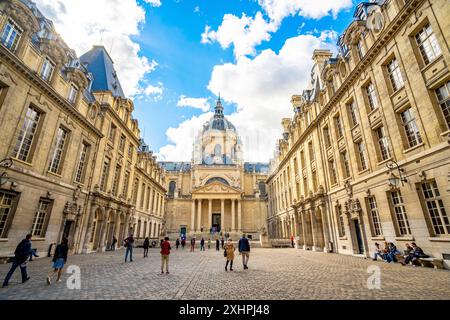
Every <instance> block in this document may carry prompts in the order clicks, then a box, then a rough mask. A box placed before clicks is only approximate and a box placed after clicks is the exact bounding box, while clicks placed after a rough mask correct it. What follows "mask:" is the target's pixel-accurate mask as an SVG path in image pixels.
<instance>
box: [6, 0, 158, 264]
mask: <svg viewBox="0 0 450 320" xmlns="http://www.w3.org/2000/svg"><path fill="white" fill-rule="evenodd" d="M0 32H1V34H0V126H1V128H2V134H1V139H0V159H10V160H8V161H6V162H4V161H2V164H8V165H5V166H1V167H0V174H1V177H2V178H1V186H0V257H5V256H8V255H10V254H12V253H13V252H14V249H15V247H16V245H17V243H18V242H19V241H20V240H21V239H23V238H24V236H25V235H26V234H27V233H30V232H31V233H32V234H33V239H32V241H33V246H34V247H35V248H36V249H38V252H41V253H42V252H45V253H46V252H47V251H48V250H49V249H50V246H51V245H52V243H56V242H59V241H60V240H61V238H62V237H63V236H65V237H68V238H69V243H70V247H71V249H72V251H73V252H75V253H82V252H92V251H101V250H105V249H107V248H108V247H109V246H110V244H111V241H112V238H113V236H116V238H117V239H118V244H117V246H118V247H120V246H122V241H121V240H122V239H124V237H125V236H127V235H128V234H129V233H134V234H135V236H136V237H138V238H143V237H146V236H150V237H153V238H158V237H159V236H160V235H161V234H163V232H164V221H165V220H164V219H165V218H164V211H165V201H166V199H165V194H166V190H165V188H164V186H165V184H166V183H165V177H164V176H165V172H164V170H163V169H162V168H161V167H160V166H159V165H158V164H157V163H156V158H155V157H154V156H153V154H152V153H151V152H150V151H149V150H148V147H147V146H146V145H145V144H144V143H143V141H142V140H141V139H140V131H139V127H138V122H137V120H135V119H133V118H132V117H131V114H132V112H133V109H134V106H133V102H132V101H131V100H130V99H127V98H126V97H125V96H124V94H123V92H122V89H121V87H120V82H119V81H118V79H117V75H116V72H115V70H114V67H113V62H112V59H111V58H110V57H109V55H108V53H107V52H106V50H105V49H104V48H103V47H94V48H93V49H92V50H91V51H89V52H88V53H86V54H84V55H83V56H81V57H77V56H76V55H75V52H74V51H73V50H71V49H70V48H69V47H68V46H67V45H66V44H65V43H64V41H63V40H62V39H61V38H60V36H59V35H58V34H57V32H56V31H55V30H54V28H53V24H52V23H51V21H49V20H47V19H46V18H45V17H44V16H43V15H42V14H41V13H40V11H39V10H38V8H37V7H36V6H35V4H34V3H33V2H31V1H29V0H20V1H19V0H7V1H1V3H0ZM93 64H95V66H96V67H95V68H94V67H92V65H93ZM99 66H100V67H99ZM97 72H104V73H105V74H106V75H107V77H108V80H109V81H107V82H102V80H101V79H103V78H104V77H97V76H96V75H97ZM43 255H45V254H43Z"/></svg>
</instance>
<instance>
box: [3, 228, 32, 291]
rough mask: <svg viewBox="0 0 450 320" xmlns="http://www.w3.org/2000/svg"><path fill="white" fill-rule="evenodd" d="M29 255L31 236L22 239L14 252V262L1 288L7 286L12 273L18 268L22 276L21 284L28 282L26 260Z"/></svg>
mask: <svg viewBox="0 0 450 320" xmlns="http://www.w3.org/2000/svg"><path fill="white" fill-rule="evenodd" d="M30 253H31V234H27V236H26V237H25V239H23V240H22V241H21V242H20V243H19V245H18V246H17V248H16V251H14V260H13V263H12V266H11V269H10V270H9V272H8V274H7V275H6V278H5V280H4V281H3V287H6V286H8V283H9V280H10V279H11V277H12V275H13V274H14V271H16V269H17V267H20V272H21V274H22V283H25V282H27V281H28V280H30V277H29V276H28V274H27V260H28V257H29V256H30Z"/></svg>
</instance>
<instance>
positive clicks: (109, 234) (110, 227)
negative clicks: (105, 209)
mask: <svg viewBox="0 0 450 320" xmlns="http://www.w3.org/2000/svg"><path fill="white" fill-rule="evenodd" d="M114 227H115V217H114V211H112V210H111V211H110V212H109V214H108V220H107V222H106V246H107V248H109V247H110V246H111V243H112V240H113V236H114Z"/></svg>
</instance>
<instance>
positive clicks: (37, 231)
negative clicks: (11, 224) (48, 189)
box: [31, 199, 52, 238]
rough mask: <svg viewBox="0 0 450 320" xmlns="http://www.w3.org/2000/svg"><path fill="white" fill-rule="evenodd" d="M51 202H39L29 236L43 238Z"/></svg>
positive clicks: (45, 200) (43, 200)
mask: <svg viewBox="0 0 450 320" xmlns="http://www.w3.org/2000/svg"><path fill="white" fill-rule="evenodd" d="M51 203H52V202H51V200H49V199H41V200H39V205H38V209H37V211H36V215H35V216H34V221H33V226H32V227H31V235H32V236H33V237H39V238H44V237H45V231H46V230H45V229H46V221H47V219H48V216H49V215H50V208H51Z"/></svg>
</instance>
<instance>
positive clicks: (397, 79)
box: [386, 58, 405, 92]
mask: <svg viewBox="0 0 450 320" xmlns="http://www.w3.org/2000/svg"><path fill="white" fill-rule="evenodd" d="M386 68H387V71H388V74H389V79H390V80H391V85H392V90H393V91H394V92H395V91H397V90H399V89H401V88H402V87H403V86H404V84H405V83H404V81H403V76H402V73H401V71H400V67H399V65H398V61H397V59H395V58H394V59H392V60H391V62H389V63H388V64H387V66H386Z"/></svg>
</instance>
